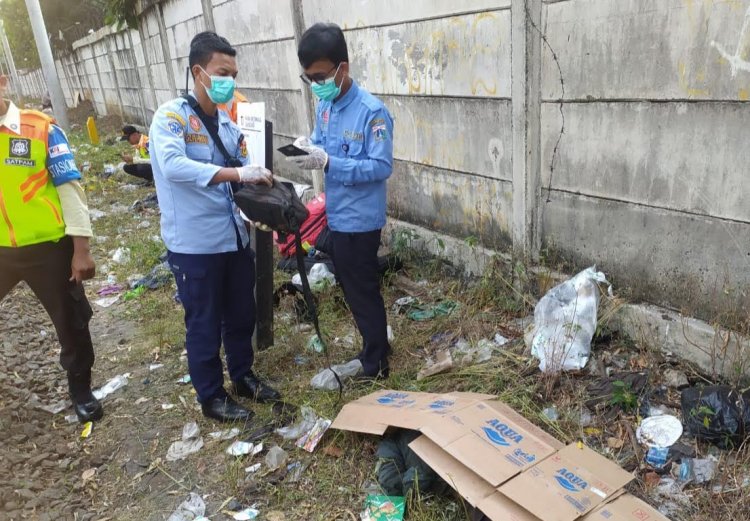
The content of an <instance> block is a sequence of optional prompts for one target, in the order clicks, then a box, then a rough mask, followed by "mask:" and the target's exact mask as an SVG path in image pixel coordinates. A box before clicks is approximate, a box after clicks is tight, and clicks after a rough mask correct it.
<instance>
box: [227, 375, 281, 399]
mask: <svg viewBox="0 0 750 521" xmlns="http://www.w3.org/2000/svg"><path fill="white" fill-rule="evenodd" d="M234 390H235V392H236V393H237V396H244V397H245V398H252V399H253V400H255V401H256V402H259V403H263V402H273V401H276V400H280V399H281V393H279V391H277V390H276V389H274V388H272V387H270V386H269V385H267V384H266V383H264V382H262V381H261V379H260V378H258V377H257V376H255V373H253V372H252V371H250V372H249V373H247V374H246V375H245V376H243V377H242V378H240V379H239V380H235V381H234Z"/></svg>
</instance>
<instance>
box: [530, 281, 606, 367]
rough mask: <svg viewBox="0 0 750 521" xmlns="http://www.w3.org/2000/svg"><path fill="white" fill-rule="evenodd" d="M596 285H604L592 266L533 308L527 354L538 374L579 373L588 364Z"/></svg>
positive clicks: (593, 321)
mask: <svg viewBox="0 0 750 521" xmlns="http://www.w3.org/2000/svg"><path fill="white" fill-rule="evenodd" d="M597 283H604V284H608V282H607V279H606V277H605V276H604V274H603V273H602V272H600V271H596V267H593V266H592V267H591V268H587V269H585V270H583V271H582V272H580V273H579V274H578V275H576V276H575V277H573V278H572V279H570V280H567V281H565V282H563V283H562V284H559V285H557V286H555V287H554V288H552V289H551V290H549V291H548V292H547V294H546V295H544V297H542V299H541V300H540V301H539V303H538V304H537V305H536V308H535V309H534V331H533V341H532V344H531V354H532V355H533V356H535V357H536V358H538V359H539V369H541V370H542V372H544V373H557V372H560V371H575V370H580V369H583V367H584V366H585V365H586V362H588V360H589V355H590V354H591V339H592V338H593V337H594V333H595V332H596V320H597V319H596V314H597V308H598V307H599V287H598V286H597ZM609 291H610V294H611V292H612V287H611V286H610V287H609Z"/></svg>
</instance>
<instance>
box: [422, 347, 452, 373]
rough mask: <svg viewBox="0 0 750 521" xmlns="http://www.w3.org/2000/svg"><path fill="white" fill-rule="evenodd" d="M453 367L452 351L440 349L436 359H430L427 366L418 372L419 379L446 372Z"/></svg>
mask: <svg viewBox="0 0 750 521" xmlns="http://www.w3.org/2000/svg"><path fill="white" fill-rule="evenodd" d="M451 369H453V357H452V356H451V353H450V351H448V350H445V351H440V352H439V353H438V354H437V355H435V359H434V360H428V361H427V363H426V364H425V366H424V367H423V368H422V369H420V371H419V373H417V380H424V379H425V378H427V377H428V376H434V375H436V374H440V373H445V372H447V371H450V370H451Z"/></svg>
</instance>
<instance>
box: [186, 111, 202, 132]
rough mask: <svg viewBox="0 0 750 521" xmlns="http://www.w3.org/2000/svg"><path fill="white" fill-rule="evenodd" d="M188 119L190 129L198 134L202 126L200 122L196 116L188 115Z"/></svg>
mask: <svg viewBox="0 0 750 521" xmlns="http://www.w3.org/2000/svg"><path fill="white" fill-rule="evenodd" d="M188 119H189V120H190V128H192V129H193V130H194V131H195V132H200V130H201V127H202V125H201V120H200V119H199V118H198V116H195V115H193V114H190V117H189V118H188Z"/></svg>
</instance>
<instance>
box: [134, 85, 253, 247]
mask: <svg viewBox="0 0 750 521" xmlns="http://www.w3.org/2000/svg"><path fill="white" fill-rule="evenodd" d="M216 112H217V115H218V118H219V120H218V124H219V138H221V141H222V143H224V146H225V147H226V149H227V152H229V154H230V155H234V157H236V158H237V159H238V160H240V161H241V162H242V164H247V148H246V147H245V146H244V142H243V143H242V144H240V143H241V141H240V138H241V137H242V133H241V132H240V129H239V128H238V127H237V125H235V124H234V123H233V122H232V121H231V120H230V119H229V116H227V114H226V113H225V112H224V111H222V110H217V111H216ZM149 137H150V144H149V151H150V153H151V166H152V169H153V172H154V183H155V184H156V195H157V197H158V198H159V207H160V209H161V236H162V239H164V244H166V246H167V249H169V251H171V252H174V253H192V254H205V253H224V252H230V251H237V233H239V234H240V238H241V240H242V245H243V247H244V246H247V243H248V240H249V239H248V235H247V230H246V229H245V225H244V223H243V222H242V218H241V217H240V211H239V209H238V208H237V206H236V205H235V204H234V202H233V201H232V190H231V187H230V185H229V183H220V184H215V185H209V182H210V181H211V179H212V178H213V177H214V175H215V174H216V173H217V172H218V171H219V169H220V168H222V167H223V166H224V165H225V163H226V162H225V160H224V156H223V155H222V154H221V152H220V151H219V150H218V148H217V147H216V145H214V142H213V140H212V139H211V136H210V135H209V134H208V131H207V130H206V128H205V127H204V125H203V123H202V122H201V120H200V118H199V117H198V116H197V115H196V114H195V112H193V109H192V108H190V105H189V104H188V102H187V100H186V99H184V98H177V99H173V100H172V101H168V102H167V103H165V104H164V105H162V106H161V107H159V110H157V111H156V114H154V119H153V121H152V123H151V129H150V130H149Z"/></svg>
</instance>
